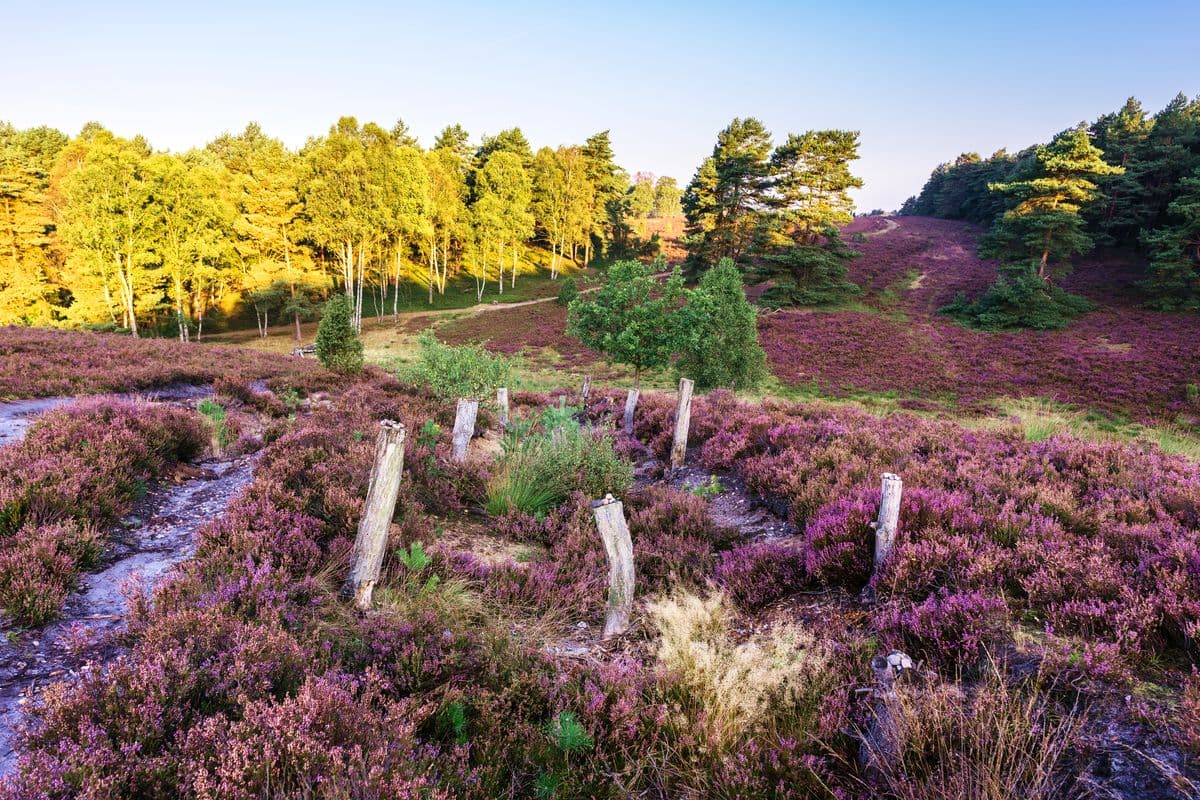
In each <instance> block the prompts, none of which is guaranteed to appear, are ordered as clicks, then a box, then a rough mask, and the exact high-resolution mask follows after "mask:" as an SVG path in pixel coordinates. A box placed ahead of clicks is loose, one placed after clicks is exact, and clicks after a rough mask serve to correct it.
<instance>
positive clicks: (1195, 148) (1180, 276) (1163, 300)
mask: <svg viewBox="0 0 1200 800" xmlns="http://www.w3.org/2000/svg"><path fill="white" fill-rule="evenodd" d="M1198 212H1200V98H1198V99H1194V100H1189V99H1188V98H1187V96H1186V95H1184V94H1182V93H1180V94H1179V95H1177V96H1176V97H1175V99H1173V100H1172V101H1171V102H1170V103H1169V104H1168V105H1167V106H1166V107H1165V108H1163V109H1162V110H1160V111H1158V112H1157V113H1154V114H1149V113H1148V112H1147V111H1146V110H1145V109H1144V108H1143V107H1142V104H1141V103H1139V102H1138V101H1137V99H1136V98H1132V97H1131V98H1129V100H1128V101H1126V103H1125V105H1124V106H1122V107H1121V108H1120V109H1118V110H1117V111H1114V112H1111V113H1108V114H1103V115H1101V116H1100V117H1098V118H1097V119H1096V120H1095V121H1094V122H1092V123H1090V124H1087V123H1081V124H1080V125H1079V126H1078V127H1076V128H1072V129H1069V130H1067V131H1064V132H1063V133H1061V134H1059V135H1058V136H1056V137H1055V138H1054V140H1053V141H1052V142H1051V143H1050V144H1049V145H1039V146H1032V147H1028V148H1026V149H1024V150H1022V151H1020V152H1018V153H1016V154H1011V153H1008V152H1007V151H1004V150H1001V151H999V152H997V153H994V154H992V155H991V156H990V157H989V158H986V159H985V158H982V157H980V155H979V154H978V153H963V154H962V155H960V156H959V157H958V158H956V159H955V160H954V161H953V162H950V163H946V164H942V165H941V166H939V167H938V168H937V169H935V170H934V172H933V174H932V175H931V176H930V178H929V180H928V182H926V184H925V186H924V187H923V188H922V189H921V193H920V194H919V195H916V196H914V197H911V198H909V199H908V200H907V201H905V203H904V205H903V206H902V207H901V209H900V213H902V214H909V215H914V216H932V217H941V218H944V219H959V220H966V221H969V222H975V223H979V224H981V225H988V226H990V231H989V234H988V236H987V237H985V238H984V239H983V240H982V241H981V252H982V253H984V254H985V255H988V256H991V257H995V258H999V259H1001V261H1002V262H1004V267H1003V269H1002V273H1003V274H1002V276H1001V279H1000V281H998V282H997V284H996V286H994V287H993V288H992V290H991V291H989V292H988V294H987V295H985V296H984V298H982V299H981V300H980V301H979V302H978V303H976V304H975V307H974V309H972V306H971V304H969V303H966V301H965V298H960V299H959V300H958V301H956V303H955V304H954V305H953V306H952V307H949V308H948V310H950V311H951V312H952V313H954V312H966V314H967V316H968V317H974V318H975V319H976V321H982V322H983V323H984V324H985V326H992V327H1012V326H1025V327H1062V326H1063V325H1065V324H1067V322H1068V321H1069V319H1070V318H1071V317H1073V316H1076V315H1078V314H1079V313H1082V312H1084V311H1086V310H1087V309H1088V308H1089V306H1088V304H1087V302H1086V301H1084V300H1082V299H1081V298H1078V297H1073V296H1069V295H1066V294H1065V293H1063V292H1061V291H1059V290H1058V289H1057V288H1056V287H1055V286H1054V285H1053V283H1052V282H1051V281H1052V279H1054V278H1058V277H1061V276H1062V275H1064V274H1065V273H1066V272H1068V271H1069V270H1070V268H1071V259H1072V258H1073V257H1077V256H1080V255H1083V254H1086V253H1089V252H1091V251H1092V250H1093V249H1094V248H1095V247H1098V246H1101V247H1106V248H1114V247H1115V248H1125V249H1129V250H1132V251H1134V252H1136V253H1137V254H1139V255H1140V256H1141V257H1142V258H1143V259H1144V260H1145V263H1146V266H1145V272H1144V275H1143V276H1142V277H1141V280H1140V281H1139V282H1138V289H1140V291H1141V293H1142V300H1143V301H1144V303H1145V304H1146V305H1147V307H1150V308H1157V309H1162V310H1166V311H1200V213H1198Z"/></svg>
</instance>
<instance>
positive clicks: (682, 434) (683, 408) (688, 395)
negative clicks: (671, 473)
mask: <svg viewBox="0 0 1200 800" xmlns="http://www.w3.org/2000/svg"><path fill="white" fill-rule="evenodd" d="M691 423H692V382H691V381H690V380H688V379H687V378H680V379H679V399H678V400H677V401H676V402H675V441H674V442H673V443H672V444H671V469H679V468H680V467H682V466H683V459H684V457H685V456H686V455H687V440H688V426H689V425H691Z"/></svg>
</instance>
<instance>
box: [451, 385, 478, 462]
mask: <svg viewBox="0 0 1200 800" xmlns="http://www.w3.org/2000/svg"><path fill="white" fill-rule="evenodd" d="M478 413H479V401H478V400H468V399H467V398H465V397H460V398H459V400H458V410H457V411H456V412H455V415H454V435H453V438H452V439H451V442H452V448H451V451H450V460H451V461H454V462H456V463H461V462H463V461H466V460H467V446H468V445H469V444H471V437H472V436H474V435H475V415H476V414H478Z"/></svg>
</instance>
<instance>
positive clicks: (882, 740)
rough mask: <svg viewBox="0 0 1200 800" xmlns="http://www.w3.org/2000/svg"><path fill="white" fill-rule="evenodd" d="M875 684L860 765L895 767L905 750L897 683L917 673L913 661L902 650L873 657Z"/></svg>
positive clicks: (871, 768)
mask: <svg viewBox="0 0 1200 800" xmlns="http://www.w3.org/2000/svg"><path fill="white" fill-rule="evenodd" d="M871 671H872V672H874V673H875V680H876V685H875V688H874V689H872V690H870V693H871V698H872V700H873V701H874V702H873V703H872V705H873V708H872V714H871V720H870V724H869V725H868V726H867V729H866V731H864V732H863V738H862V741H861V743H860V746H859V752H858V762H859V766H861V767H863V768H865V769H867V770H869V771H871V772H885V773H886V772H887V771H888V770H889V769H894V768H895V765H896V763H897V762H898V761H899V760H900V757H901V756H902V755H903V752H904V745H905V741H904V730H903V727H902V726H901V725H900V719H899V717H900V714H901V711H902V709H901V707H900V698H899V696H898V695H897V693H896V684H897V683H907V682H908V680H909V679H910V678H912V677H913V676H914V675H916V674H917V669H916V665H915V664H914V663H913V660H912V659H911V658H910V657H909V656H908V654H907V653H904V652H902V651H900V650H893V651H892V652H890V653H888V654H887V655H886V656H875V657H874V658H872V659H871Z"/></svg>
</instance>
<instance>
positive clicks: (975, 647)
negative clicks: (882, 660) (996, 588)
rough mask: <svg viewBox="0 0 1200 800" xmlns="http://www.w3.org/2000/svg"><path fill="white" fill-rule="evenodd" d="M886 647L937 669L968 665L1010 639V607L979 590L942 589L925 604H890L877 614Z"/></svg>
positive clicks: (951, 668)
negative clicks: (952, 591)
mask: <svg viewBox="0 0 1200 800" xmlns="http://www.w3.org/2000/svg"><path fill="white" fill-rule="evenodd" d="M874 621H875V624H876V626H877V627H878V629H879V631H880V633H881V635H882V637H883V640H884V642H885V643H886V644H888V645H889V646H892V647H896V648H898V649H901V650H904V651H905V652H907V653H908V654H909V655H911V656H913V657H914V658H919V659H922V660H924V661H925V662H926V663H928V664H930V665H932V666H934V667H935V668H938V669H943V670H946V671H950V672H953V671H955V670H956V669H959V668H963V667H968V668H969V667H972V666H974V665H975V664H977V663H979V662H980V661H981V660H982V659H984V658H985V657H986V656H987V654H988V653H994V652H997V651H998V650H999V648H1000V646H1001V645H1002V644H1003V643H1004V642H1006V641H1007V640H1008V638H1009V636H1010V633H1009V620H1008V607H1007V605H1006V604H1005V602H1004V601H1003V600H1002V599H1001V598H999V597H991V596H988V595H985V594H983V593H982V592H964V593H957V594H954V593H950V592H947V591H945V590H943V591H941V592H939V593H938V594H936V595H932V596H930V597H928V598H926V599H925V600H923V601H920V602H915V603H910V602H905V601H899V600H897V601H893V602H891V603H888V604H886V605H885V606H884V607H883V608H881V609H880V610H879V611H878V612H877V613H876V614H875V620H874Z"/></svg>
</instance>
